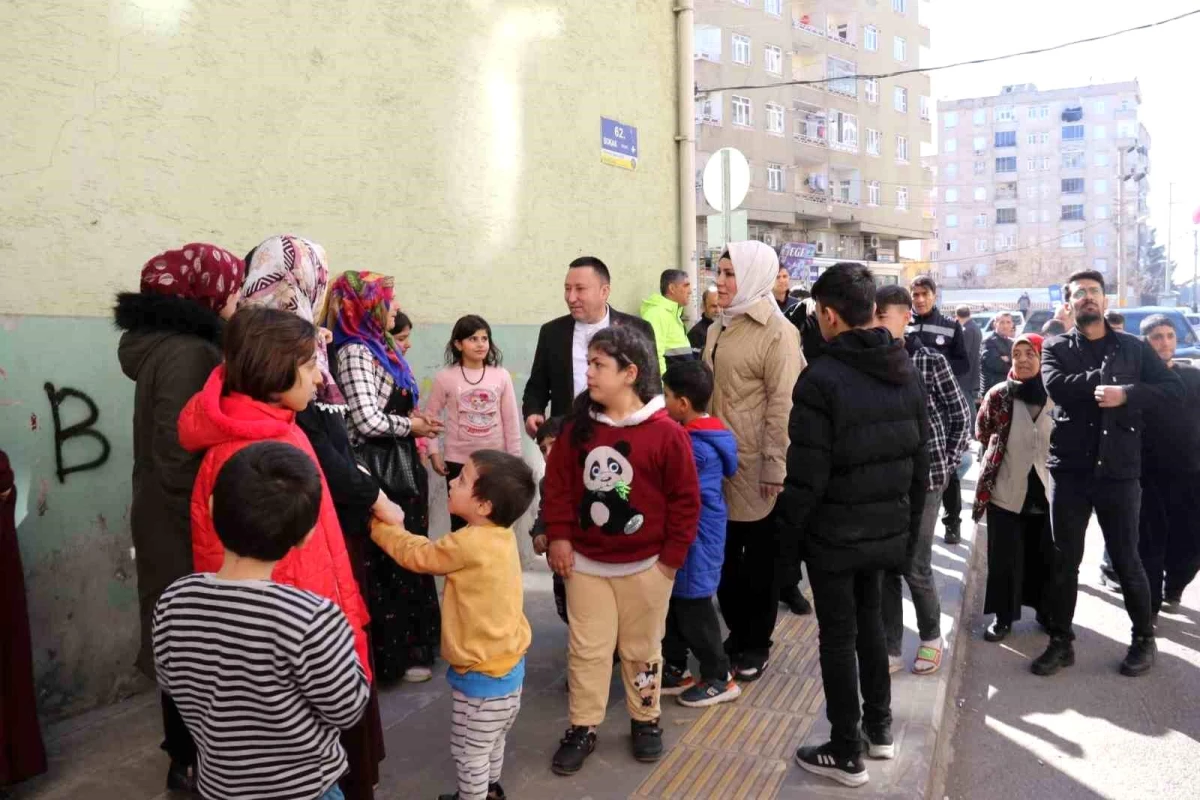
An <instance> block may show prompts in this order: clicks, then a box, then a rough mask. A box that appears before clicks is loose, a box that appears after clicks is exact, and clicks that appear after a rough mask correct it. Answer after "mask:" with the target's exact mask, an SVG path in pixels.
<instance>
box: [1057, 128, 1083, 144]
mask: <svg viewBox="0 0 1200 800" xmlns="http://www.w3.org/2000/svg"><path fill="white" fill-rule="evenodd" d="M1062 138H1063V141H1064V142H1080V141H1083V126H1082V125H1063V126H1062Z"/></svg>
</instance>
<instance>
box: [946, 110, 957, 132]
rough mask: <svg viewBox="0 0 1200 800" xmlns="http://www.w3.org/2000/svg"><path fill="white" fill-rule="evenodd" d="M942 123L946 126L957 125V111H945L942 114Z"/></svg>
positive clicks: (952, 126)
mask: <svg viewBox="0 0 1200 800" xmlns="http://www.w3.org/2000/svg"><path fill="white" fill-rule="evenodd" d="M942 124H943V125H945V126H946V128H954V127H957V125H958V112H957V111H947V112H946V113H945V114H942Z"/></svg>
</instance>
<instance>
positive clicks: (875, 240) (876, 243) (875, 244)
mask: <svg viewBox="0 0 1200 800" xmlns="http://www.w3.org/2000/svg"><path fill="white" fill-rule="evenodd" d="M871 247H879V237H878V236H872V237H871Z"/></svg>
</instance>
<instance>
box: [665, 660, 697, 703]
mask: <svg viewBox="0 0 1200 800" xmlns="http://www.w3.org/2000/svg"><path fill="white" fill-rule="evenodd" d="M695 685H696V679H695V678H694V677H692V673H691V672H690V671H688V670H686V669H680V668H679V667H676V666H674V665H672V664H663V674H662V689H661V690H660V691H661V692H662V693H663V694H665V695H667V696H668V697H669V696H671V695H677V694H683V693H684V692H686V691H687V690H688V689H691V688H692V687H693V686H695Z"/></svg>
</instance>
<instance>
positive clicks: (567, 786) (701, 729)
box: [14, 482, 971, 800]
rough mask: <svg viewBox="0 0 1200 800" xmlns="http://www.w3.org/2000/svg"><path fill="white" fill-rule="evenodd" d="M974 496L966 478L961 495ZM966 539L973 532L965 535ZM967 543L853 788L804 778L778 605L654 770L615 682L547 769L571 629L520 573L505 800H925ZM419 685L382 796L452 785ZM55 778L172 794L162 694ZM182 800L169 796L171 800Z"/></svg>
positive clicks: (681, 714)
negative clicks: (738, 669) (577, 738)
mask: <svg viewBox="0 0 1200 800" xmlns="http://www.w3.org/2000/svg"><path fill="white" fill-rule="evenodd" d="M970 487H971V484H970V482H965V484H964V489H969V488H970ZM963 530H964V535H965V536H966V537H969V536H970V535H971V526H970V525H969V524H965V525H964V526H963ZM969 545H970V539H969V538H967V539H964V544H963V545H961V546H958V547H954V548H948V547H946V546H945V545H944V544H942V541H941V532H940V530H939V533H938V536H937V539H936V543H935V546H934V559H933V561H934V569H935V571H936V572H937V574H938V581H939V587H940V590H941V597H942V629H943V633H944V635H945V636H946V638H947V641H948V643H949V649H948V650H947V652H946V655H945V658H944V660H943V668H942V670H941V671H940V672H939V673H938V675H937V676H934V677H924V678H919V677H917V676H915V675H912V674H910V673H908V672H901V673H898V674H896V675H894V676H893V680H892V711H893V714H894V717H895V723H894V728H893V735H894V737H895V741H896V745H897V750H898V757H897V758H896V759H895V760H894V761H878V762H869V764H868V766H869V769H870V772H871V782H870V783H869V784H868V785H867V786H866V787H863V788H861V789H846V788H843V787H840V786H838V785H836V784H833V783H831V782H829V781H826V780H823V779H820V778H817V777H815V776H812V775H809V774H808V773H806V772H803V771H802V770H801V769H800V768H799V767H797V766H796V765H795V763H794V762H793V760H792V754H793V752H794V751H795V749H796V748H797V747H799V746H800V745H801V744H804V743H819V742H821V741H824V740H825V739H826V738H827V737H828V733H829V723H828V722H827V721H826V719H825V710H824V694H823V692H822V689H821V671H820V665H819V663H818V659H817V628H816V620H815V618H814V617H813V616H812V615H809V616H805V617H797V616H794V615H792V614H789V613H788V612H787V611H786V610H784V609H782V608H781V610H780V618H779V625H778V627H777V628H776V636H775V641H776V646H775V648H774V650H773V652H772V659H771V666H770V669H769V670H768V672H767V674H766V676H765V677H764V678H763V679H762V680H761V681H759V682H757V683H754V684H748V685H747V686H746V687H745V691H744V692H743V694H742V697H741V698H740V699H739V700H738V701H737V702H735V703H731V704H725V705H721V706H715V707H713V708H709V709H688V708H684V707H682V706H679V705H677V704H676V703H675V702H674V701H673V700H672V699H670V698H664V703H663V719H662V727H663V728H664V730H665V731H666V745H667V747H668V752H667V753H666V755H665V756H664V757H663V759H662V761H660V762H659V763H657V764H639V763H638V762H636V761H634V760H633V757H632V755H631V754H630V752H629V722H628V718H627V717H626V716H625V713H624V693H623V691H622V690H621V688H620V683H619V679H615V680H614V683H613V687H612V692H611V694H610V703H609V714H608V720H607V721H606V722H605V724H604V725H603V726H602V727H601V728H600V731H599V744H598V746H597V749H596V752H595V754H594V755H592V756H591V758H589V759H588V762H587V765H586V766H585V767H584V769H583V770H582V771H581V773H580V774H579V775H578V776H576V777H574V778H562V777H558V776H556V775H554V774H552V773H551V772H550V768H549V763H550V756H551V754H552V753H553V752H554V749H555V748H556V747H557V744H558V739H559V738H560V737H561V736H562V733H563V731H564V730H565V729H566V727H567V724H568V723H567V703H566V693H565V691H564V682H565V676H566V628H565V626H563V625H562V623H561V622H560V621H559V619H558V617H557V616H556V615H555V612H554V601H553V597H552V594H551V581H550V573H549V571H548V570H547V569H546V567H545V564H544V562H539V563H538V564H536V565H535V566H534V568H533V569H531V570H530V571H528V572H526V573H525V591H526V600H525V605H526V613H527V614H528V616H529V620H530V624H531V625H532V627H533V631H534V638H533V648H532V650H531V652H530V654H529V657H528V660H527V665H528V667H527V676H526V683H525V692H524V698H523V705H522V709H521V715H520V717H519V718H518V720H517V724H516V727H515V728H514V730H513V732H512V734H511V735H510V737H509V742H508V748H507V758H506V762H505V770H504V778H503V783H504V786H505V790H506V791H507V793H508V795H509V797H512V798H520V800H541V799H542V798H545V799H546V800H549V799H550V798H556V799H557V798H596V799H598V798H623V797H639V798H704V799H705V800H708V799H709V798H713V799H714V800H715V799H716V798H800V797H806V798H811V797H818V798H820V797H827V798H845V797H886V798H925V797H926V795H927V791H928V789H929V784H930V781H931V768H932V763H933V760H934V752H935V748H936V746H937V742H938V733H939V730H940V728H941V725H942V719H943V716H944V713H945V709H946V692H947V685H948V684H949V681H950V679H951V677H952V672H953V667H954V665H955V664H956V663H958V662H960V661H961V660H960V659H957V658H955V653H954V650H955V649H956V648H955V647H954V643H955V642H956V640H957V639H958V634H959V630H960V625H959V617H960V611H961V607H962V599H963V596H964V586H963V582H964V577H965V573H966V572H967V571H968V560H969V558H970V548H969ZM905 625H906V630H905V654H904V655H905V660H906V662H907V663H911V661H912V659H913V656H914V655H915V651H916V646H917V635H916V629H915V625H916V623H915V617H914V614H913V608H912V604H911V602H910V601H909V600H908V599H907V597H906V599H905ZM443 669H444V667H439V668H437V669H436V670H435V679H434V680H433V681H431V682H430V683H427V684H424V685H418V686H412V685H402V686H398V687H394V688H390V689H388V690H386V691H385V692H383V693H382V695H381V698H380V700H381V706H382V712H383V723H384V727H385V729H386V731H387V748H388V758H387V760H386V761H384V763H383V764H382V765H381V768H382V775H381V783H380V786H379V790H378V792H377V793H376V796H377V797H378V798H380V800H390V799H391V798H432V797H436V796H437V794H438V793H439V792H451V791H453V790H454V786H455V784H454V766H453V763H452V761H451V759H450V752H449V737H450V704H451V698H450V690H449V687H448V686H447V684H446V681H445V678H444V676H443V675H442V671H443ZM46 733H47V739H48V746H49V748H50V751H51V759H52V764H51V772H50V774H49V775H47V776H43V777H42V778H40V779H38V780H36V781H33V782H31V783H29V784H27V785H25V786H23V787H22V788H21V790H19V791H17V792H16V793H15V794H14V797H17V798H42V799H43V800H51V799H55V800H57V799H58V798H62V800H67V799H68V798H70V799H72V800H73V799H74V798H88V799H89V800H150V799H151V798H168V797H170V795H169V794H168V793H166V792H165V791H163V789H162V786H163V780H164V778H165V773H166V766H167V763H166V757H165V755H164V754H163V753H162V752H161V751H160V750H159V749H158V743H159V739H160V720H159V708H158V703H157V700H156V698H155V697H154V695H152V694H149V695H139V696H138V697H135V698H132V699H130V700H128V701H126V702H124V703H121V704H118V705H115V706H111V707H108V708H105V709H101V710H98V711H96V712H92V713H90V714H85V715H83V716H80V717H76V718H74V719H72V720H68V721H66V722H63V723H60V724H58V725H55V726H53V727H52V728H50V729H49V730H48V731H47V732H46ZM172 800H174V798H172Z"/></svg>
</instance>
